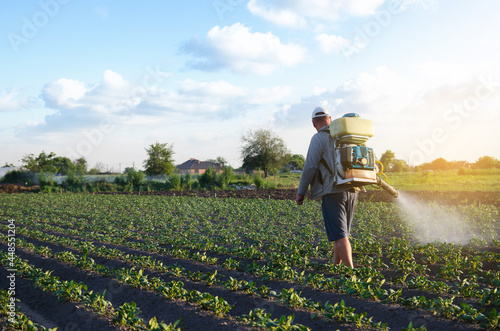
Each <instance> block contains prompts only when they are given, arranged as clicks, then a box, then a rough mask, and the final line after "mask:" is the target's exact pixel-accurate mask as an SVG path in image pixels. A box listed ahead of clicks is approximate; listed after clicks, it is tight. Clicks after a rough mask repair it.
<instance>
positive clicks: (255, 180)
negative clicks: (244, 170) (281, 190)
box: [253, 174, 266, 188]
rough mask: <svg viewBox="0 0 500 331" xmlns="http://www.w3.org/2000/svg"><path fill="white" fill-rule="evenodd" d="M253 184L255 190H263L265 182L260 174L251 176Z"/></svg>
mask: <svg viewBox="0 0 500 331" xmlns="http://www.w3.org/2000/svg"><path fill="white" fill-rule="evenodd" d="M253 183H254V184H255V187H257V188H264V185H265V183H266V180H265V179H264V178H262V176H261V175H260V174H255V175H253Z"/></svg>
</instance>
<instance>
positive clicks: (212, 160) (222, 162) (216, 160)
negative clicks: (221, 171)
mask: <svg viewBox="0 0 500 331" xmlns="http://www.w3.org/2000/svg"><path fill="white" fill-rule="evenodd" d="M206 162H212V163H217V164H222V166H224V165H225V164H226V163H227V160H226V159H225V158H223V157H222V156H217V158H216V159H208V160H207V161H206Z"/></svg>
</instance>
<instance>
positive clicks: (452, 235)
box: [396, 193, 475, 245]
mask: <svg viewBox="0 0 500 331" xmlns="http://www.w3.org/2000/svg"><path fill="white" fill-rule="evenodd" d="M396 200H397V202H398V204H399V206H400V207H401V212H402V213H403V214H404V216H403V217H404V219H406V220H407V221H408V223H409V224H410V226H411V227H412V228H413V231H414V234H415V239H416V240H417V241H419V242H421V243H423V244H426V243H430V242H434V241H437V242H447V243H455V244H460V245H466V244H468V243H469V242H470V240H471V239H472V238H473V237H474V236H475V234H474V232H473V230H472V229H471V227H470V224H468V222H467V221H466V220H465V219H463V217H461V216H460V215H459V214H458V213H457V212H456V211H453V210H452V209H451V208H449V207H446V206H442V205H438V204H429V203H422V202H419V201H418V200H416V199H414V198H412V197H410V196H408V195H407V194H405V193H401V194H400V196H399V198H398V199H396Z"/></svg>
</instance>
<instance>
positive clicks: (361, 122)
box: [330, 113, 399, 198]
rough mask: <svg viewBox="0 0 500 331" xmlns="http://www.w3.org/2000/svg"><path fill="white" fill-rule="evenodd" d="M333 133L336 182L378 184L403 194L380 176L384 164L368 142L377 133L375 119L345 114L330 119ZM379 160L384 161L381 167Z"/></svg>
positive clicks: (357, 184)
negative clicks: (378, 165) (366, 144)
mask: <svg viewBox="0 0 500 331" xmlns="http://www.w3.org/2000/svg"><path fill="white" fill-rule="evenodd" d="M330 135H331V136H332V138H334V148H335V169H334V181H335V184H336V185H342V184H350V185H353V186H366V185H377V186H378V187H380V188H382V189H384V190H385V191H387V192H388V193H389V194H391V195H392V196H393V197H395V198H397V197H398V196H399V192H398V191H397V190H396V189H395V188H393V187H392V186H390V185H389V184H387V182H385V181H384V180H383V179H382V178H381V177H380V175H384V173H383V166H382V163H380V162H379V161H375V154H374V153H373V148H371V147H367V146H365V143H366V142H367V141H368V139H370V138H371V137H372V136H373V122H372V121H370V120H367V119H363V118H360V117H359V115H358V114H355V113H350V114H345V115H344V116H343V117H341V118H337V119H335V120H333V121H332V122H331V123H330ZM376 163H379V164H380V166H381V167H380V168H381V169H380V171H378V170H377V165H376ZM384 176H385V175H384ZM386 179H387V177H386Z"/></svg>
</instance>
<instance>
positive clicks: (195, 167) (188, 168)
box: [176, 158, 224, 175]
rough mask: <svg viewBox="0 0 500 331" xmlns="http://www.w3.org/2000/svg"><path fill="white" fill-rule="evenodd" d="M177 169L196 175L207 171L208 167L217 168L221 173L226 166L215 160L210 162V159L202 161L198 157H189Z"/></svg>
mask: <svg viewBox="0 0 500 331" xmlns="http://www.w3.org/2000/svg"><path fill="white" fill-rule="evenodd" d="M176 168H177V170H178V171H179V173H180V174H182V175H184V174H187V173H189V174H194V175H201V174H204V173H205V171H207V169H208V168H213V169H215V172H216V173H221V172H222V170H223V169H224V166H223V165H222V163H214V162H209V161H200V160H196V159H193V158H191V159H189V160H187V161H186V162H184V163H182V164H180V165H178V166H176Z"/></svg>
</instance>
